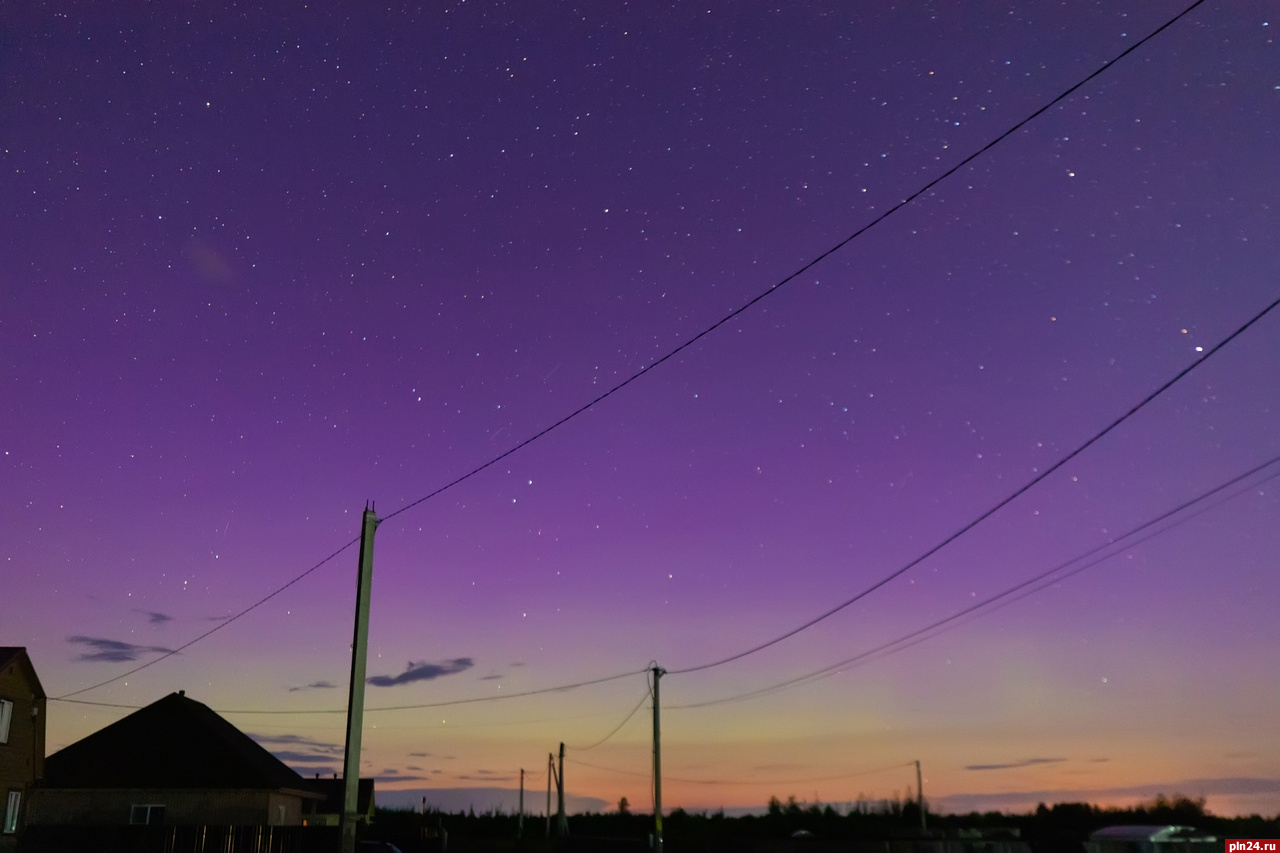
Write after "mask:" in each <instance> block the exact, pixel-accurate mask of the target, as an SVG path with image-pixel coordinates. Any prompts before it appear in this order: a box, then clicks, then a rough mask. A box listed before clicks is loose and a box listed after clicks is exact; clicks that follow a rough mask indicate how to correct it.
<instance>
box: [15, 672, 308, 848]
mask: <svg viewBox="0 0 1280 853" xmlns="http://www.w3.org/2000/svg"><path fill="white" fill-rule="evenodd" d="M44 770H45V773H44V783H43V785H41V786H40V787H38V788H36V789H34V790H33V791H32V792H31V798H30V803H29V805H28V810H27V823H28V825H29V826H31V827H32V828H33V829H34V828H35V827H37V826H62V827H67V826H90V825H92V826H111V825H125V824H168V825H174V826H208V825H222V826H232V825H236V826H300V825H301V824H302V819H303V814H304V813H306V812H308V811H310V810H312V808H314V804H315V803H316V802H318V801H320V800H322V799H323V795H321V794H319V793H317V792H316V791H314V790H313V789H312V787H311V786H310V785H309V784H308V782H307V781H306V780H305V779H303V778H302V777H301V776H299V775H298V774H297V773H296V772H295V771H294V770H293V769H291V768H290V767H288V766H287V765H285V764H284V762H282V761H280V759H278V758H276V757H275V756H274V755H272V754H271V753H270V752H268V751H267V750H266V749H264V748H263V747H261V746H259V745H258V744H257V743H256V742H254V741H253V739H252V738H250V737H249V736H248V735H246V734H244V733H243V732H241V731H240V730H239V729H237V728H236V727H235V726H233V725H231V723H229V722H227V721H226V720H224V719H223V718H222V717H220V716H218V715H217V714H216V713H215V712H214V711H213V710H211V709H210V708H209V707H207V706H206V705H203V704H201V703H200V702H197V701H195V700H194V699H188V698H187V697H186V695H185V694H184V693H183V692H181V691H179V692H178V693H171V694H169V695H168V696H166V697H164V698H163V699H161V700H159V701H157V702H153V703H152V704H150V705H148V706H146V707H145V708H142V709H140V710H138V711H135V712H133V713H132V714H130V715H129V716H127V717H125V718H123V719H121V720H118V721H116V722H115V723H112V724H111V725H109V726H107V727H106V728H104V729H101V730H100V731H97V732H95V733H94V734H91V735H89V736H88V737H86V738H84V739H83V740H80V741H77V742H76V743H73V744H72V745H71V746H68V747H67V748H65V749H62V750H60V751H58V752H56V753H54V754H53V755H51V756H49V757H48V759H47V760H46V761H45V768H44Z"/></svg>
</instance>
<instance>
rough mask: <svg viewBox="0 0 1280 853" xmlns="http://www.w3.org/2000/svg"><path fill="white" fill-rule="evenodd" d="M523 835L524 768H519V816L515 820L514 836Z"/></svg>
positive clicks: (519, 836)
mask: <svg viewBox="0 0 1280 853" xmlns="http://www.w3.org/2000/svg"><path fill="white" fill-rule="evenodd" d="M523 837H524V768H523V767H521V768H520V817H519V819H518V820H517V821H516V838H523Z"/></svg>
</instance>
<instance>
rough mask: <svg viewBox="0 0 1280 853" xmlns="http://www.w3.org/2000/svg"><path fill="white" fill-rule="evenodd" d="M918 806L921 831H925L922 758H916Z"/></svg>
mask: <svg viewBox="0 0 1280 853" xmlns="http://www.w3.org/2000/svg"><path fill="white" fill-rule="evenodd" d="M916 806H917V807H918V808H919V809H920V831H921V832H924V831H925V825H924V782H923V781H922V777H921V776H920V759H918V758H917V759H916Z"/></svg>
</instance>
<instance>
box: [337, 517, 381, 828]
mask: <svg viewBox="0 0 1280 853" xmlns="http://www.w3.org/2000/svg"><path fill="white" fill-rule="evenodd" d="M377 529H378V516H377V514H376V513H374V511H373V509H372V508H370V507H369V506H368V505H367V504H366V505H365V508H364V517H363V519H362V521H361V524H360V574H359V577H358V579H357V581H356V627H355V638H354V639H353V640H352V641H351V686H350V689H349V692H348V693H347V744H346V749H345V751H344V752H343V755H342V782H343V787H344V791H343V798H342V831H341V833H340V837H341V847H340V850H341V853H355V849H356V828H357V827H356V823H357V820H358V818H357V814H358V812H359V805H358V801H359V793H360V736H361V734H362V733H363V731H364V679H365V663H366V658H367V657H368V649H369V588H370V585H371V584H372V582H373V534H374V531H376V530H377Z"/></svg>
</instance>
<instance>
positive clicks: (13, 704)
mask: <svg viewBox="0 0 1280 853" xmlns="http://www.w3.org/2000/svg"><path fill="white" fill-rule="evenodd" d="M44 721H45V695H44V688H43V687H41V686H40V679H39V678H37V677H36V670H35V667H33V666H32V665H31V659H30V658H29V657H27V650H26V649H24V648H22V647H19V646H0V795H3V796H4V800H3V803H2V809H0V814H2V815H3V818H4V824H3V825H2V826H0V830H2V831H0V850H12V849H14V847H15V846H16V844H17V836H18V833H19V832H20V831H21V830H22V827H23V823H24V820H23V811H24V809H25V808H26V805H27V801H28V797H29V794H30V791H31V789H32V787H33V786H34V785H35V783H36V782H38V781H39V780H40V779H41V777H42V776H43V775H44Z"/></svg>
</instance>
